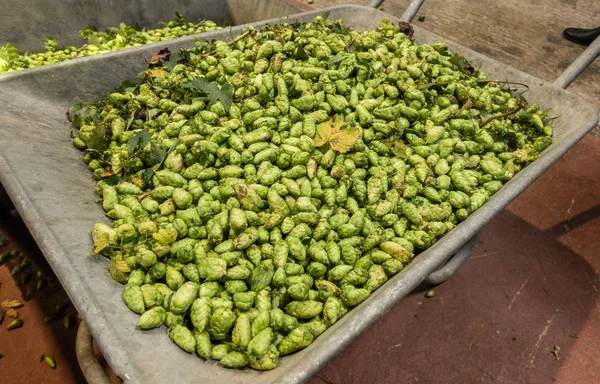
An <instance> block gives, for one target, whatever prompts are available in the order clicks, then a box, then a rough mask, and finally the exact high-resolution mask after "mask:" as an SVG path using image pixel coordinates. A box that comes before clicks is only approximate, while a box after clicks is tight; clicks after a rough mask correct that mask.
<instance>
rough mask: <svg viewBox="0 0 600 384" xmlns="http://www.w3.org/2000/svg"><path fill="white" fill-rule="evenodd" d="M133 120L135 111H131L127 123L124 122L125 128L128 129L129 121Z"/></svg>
mask: <svg viewBox="0 0 600 384" xmlns="http://www.w3.org/2000/svg"><path fill="white" fill-rule="evenodd" d="M133 120H135V111H131V115H129V119H127V124H125V130H126V131H128V130H129V127H131V123H133Z"/></svg>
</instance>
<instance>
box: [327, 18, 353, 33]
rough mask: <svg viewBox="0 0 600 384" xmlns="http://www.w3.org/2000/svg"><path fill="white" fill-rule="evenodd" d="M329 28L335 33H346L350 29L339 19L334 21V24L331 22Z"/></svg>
mask: <svg viewBox="0 0 600 384" xmlns="http://www.w3.org/2000/svg"><path fill="white" fill-rule="evenodd" d="M331 30H332V31H333V32H335V33H347V32H348V31H349V30H350V28H348V27H346V26H344V24H343V23H342V22H341V21H340V20H338V21H336V22H335V24H333V26H332V27H331Z"/></svg>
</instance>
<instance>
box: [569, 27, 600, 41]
mask: <svg viewBox="0 0 600 384" xmlns="http://www.w3.org/2000/svg"><path fill="white" fill-rule="evenodd" d="M598 36H600V27H598V28H594V29H583V28H567V29H565V30H564V31H563V37H564V38H565V39H567V40H569V41H572V42H574V43H577V44H581V45H590V44H592V41H594V40H596V38H597V37H598Z"/></svg>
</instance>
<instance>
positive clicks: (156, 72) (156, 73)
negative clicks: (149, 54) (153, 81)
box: [146, 68, 167, 79]
mask: <svg viewBox="0 0 600 384" xmlns="http://www.w3.org/2000/svg"><path fill="white" fill-rule="evenodd" d="M166 75H167V71H165V70H164V69H161V68H154V69H149V70H147V71H146V77H150V78H154V77H160V78H162V79H164V77H165V76H166Z"/></svg>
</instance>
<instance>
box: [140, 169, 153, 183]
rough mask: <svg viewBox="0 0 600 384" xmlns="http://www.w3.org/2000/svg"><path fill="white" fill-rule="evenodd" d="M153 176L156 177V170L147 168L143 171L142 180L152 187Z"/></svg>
mask: <svg viewBox="0 0 600 384" xmlns="http://www.w3.org/2000/svg"><path fill="white" fill-rule="evenodd" d="M152 176H154V170H153V169H152V168H146V169H144V170H143V171H142V180H144V183H145V184H146V185H150V182H151V181H152Z"/></svg>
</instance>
